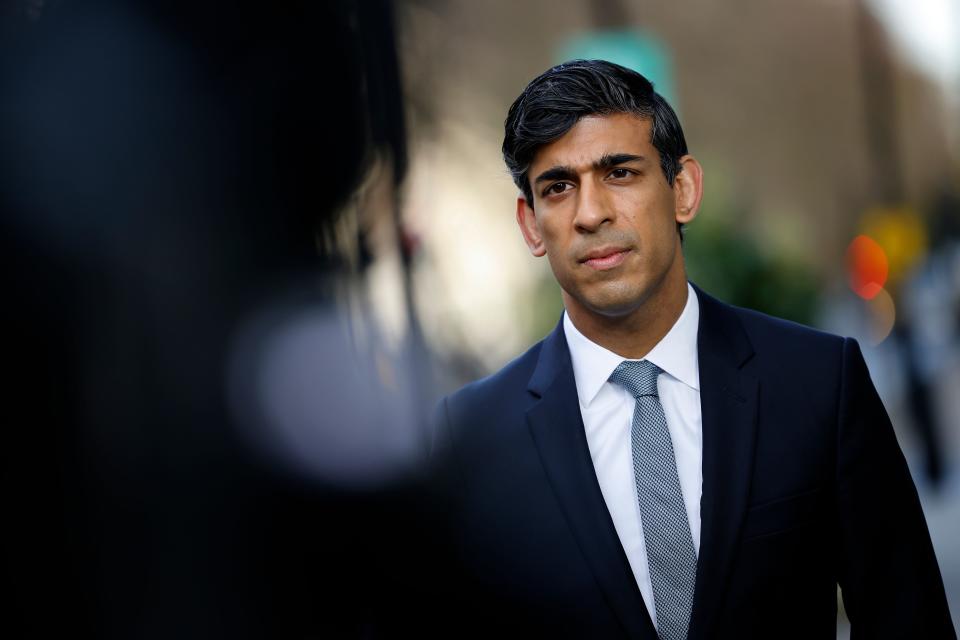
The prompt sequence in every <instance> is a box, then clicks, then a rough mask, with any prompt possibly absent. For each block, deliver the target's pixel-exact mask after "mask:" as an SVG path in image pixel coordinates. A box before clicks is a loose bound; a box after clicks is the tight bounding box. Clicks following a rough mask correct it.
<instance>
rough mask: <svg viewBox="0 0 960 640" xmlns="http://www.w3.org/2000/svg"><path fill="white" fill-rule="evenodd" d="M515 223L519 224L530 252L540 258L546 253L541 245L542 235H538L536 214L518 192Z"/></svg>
mask: <svg viewBox="0 0 960 640" xmlns="http://www.w3.org/2000/svg"><path fill="white" fill-rule="evenodd" d="M517 224H518V225H520V233H522V234H523V239H524V241H525V242H526V243H527V247H529V248H530V253H532V254H533V255H534V256H535V257H537V258H540V257H542V256H544V255H546V253H547V249H546V247H544V246H543V236H541V235H540V229H538V228H537V214H536V213H534V211H533V207H531V206H530V205H529V204H528V203H527V199H526V198H525V197H524V196H523V194H520V195H518V196H517Z"/></svg>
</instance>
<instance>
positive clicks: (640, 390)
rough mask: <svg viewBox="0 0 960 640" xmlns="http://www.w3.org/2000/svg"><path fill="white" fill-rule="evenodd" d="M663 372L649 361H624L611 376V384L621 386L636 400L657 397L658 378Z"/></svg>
mask: <svg viewBox="0 0 960 640" xmlns="http://www.w3.org/2000/svg"><path fill="white" fill-rule="evenodd" d="M661 372H662V369H661V368H660V367H658V366H657V365H655V364H653V363H652V362H650V361H649V360H639V361H638V360H624V361H623V362H621V363H620V364H619V365H617V368H616V369H614V370H613V373H611V374H610V382H612V383H614V384H618V385H620V386H621V387H623V388H624V389H626V390H627V391H629V392H630V394H631V395H632V396H633V397H634V398H639V397H640V396H657V395H658V393H657V377H658V376H659V375H660V373H661Z"/></svg>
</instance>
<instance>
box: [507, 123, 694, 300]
mask: <svg viewBox="0 0 960 640" xmlns="http://www.w3.org/2000/svg"><path fill="white" fill-rule="evenodd" d="M650 127H651V122H650V120H649V119H648V118H640V117H638V116H635V115H632V114H614V115H608V116H588V117H585V118H582V119H581V120H580V121H579V122H578V123H577V124H576V125H575V126H574V127H573V128H572V129H570V131H568V132H567V133H566V134H565V135H564V136H563V137H562V138H560V139H558V140H556V141H554V142H552V143H551V144H549V145H547V146H545V147H543V148H542V149H540V150H539V151H538V152H537V154H536V156H535V158H534V161H533V164H532V165H531V167H530V172H529V176H530V184H531V187H532V190H533V198H534V206H533V208H532V209H531V208H530V207H529V206H528V205H527V203H526V202H525V201H523V200H522V199H521V201H520V202H519V203H518V210H517V217H518V221H519V222H520V227H521V230H522V231H523V233H524V237H525V239H526V241H527V244H528V245H529V247H530V250H531V251H532V252H533V254H534V255H538V256H539V255H544V254H546V256H547V258H548V259H549V261H550V266H551V268H552V269H553V273H554V275H555V276H556V278H557V281H558V282H559V283H560V286H561V288H562V289H563V291H564V302H565V304H566V306H567V309H568V311H569V312H570V314H571V315H572V316H573V318H574V319H576V318H577V317H582V314H583V313H588V314H591V315H594V316H597V315H600V316H606V317H610V318H613V317H618V316H625V315H628V314H630V313H632V312H633V311H636V310H637V309H638V308H640V307H642V306H643V305H644V304H645V303H647V302H648V301H651V299H653V300H654V303H656V298H657V297H658V296H662V295H671V292H672V291H674V290H676V289H677V287H678V286H679V285H680V284H682V286H683V287H684V291H685V288H686V281H685V273H684V268H683V254H682V252H681V248H680V237H679V234H678V233H677V222H687V221H689V220H690V219H692V218H693V215H695V213H696V205H698V204H699V190H698V191H697V193H696V201H695V202H694V203H693V205H694V206H693V210H692V213H691V211H690V209H691V207H690V200H689V194H688V193H687V191H689V190H688V189H687V183H686V182H683V181H681V180H679V179H678V180H677V181H675V184H674V186H670V185H669V184H668V183H667V180H666V177H665V176H664V174H663V171H662V170H661V168H660V156H659V154H658V153H657V150H656V148H655V147H654V146H653V144H652V143H651V141H650V139H651V137H650V133H651V132H650ZM685 158H689V156H685ZM688 162H693V163H695V161H694V160H692V158H691V159H690V160H689V161H688ZM694 169H695V170H696V171H699V166H697V167H695V168H694ZM688 176H689V174H688ZM688 176H684V179H685V180H686V179H687V178H688ZM697 177H699V173H697ZM696 186H697V189H699V183H698V184H697V185H696ZM678 283H679V284H678ZM678 295H685V294H678Z"/></svg>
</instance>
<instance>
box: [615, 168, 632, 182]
mask: <svg viewBox="0 0 960 640" xmlns="http://www.w3.org/2000/svg"><path fill="white" fill-rule="evenodd" d="M632 174H633V172H632V171H630V170H629V169H624V168H622V167H617V168H616V169H614V170H613V171H611V172H610V174H609V175H610V177H611V178H613V179H614V180H621V179H623V178H629V177H630V176H631V175H632Z"/></svg>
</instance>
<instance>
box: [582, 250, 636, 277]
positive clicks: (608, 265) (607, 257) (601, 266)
mask: <svg viewBox="0 0 960 640" xmlns="http://www.w3.org/2000/svg"><path fill="white" fill-rule="evenodd" d="M629 252H630V250H629V249H624V248H622V247H601V248H599V249H594V250H593V251H590V252H589V253H587V254H586V255H585V256H584V257H582V258H580V263H581V264H585V265H587V266H588V267H590V268H592V269H597V270H599V271H604V270H606V269H613V268H614V267H618V266H620V265H621V264H622V263H623V261H624V260H626V257H627V253H629Z"/></svg>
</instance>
